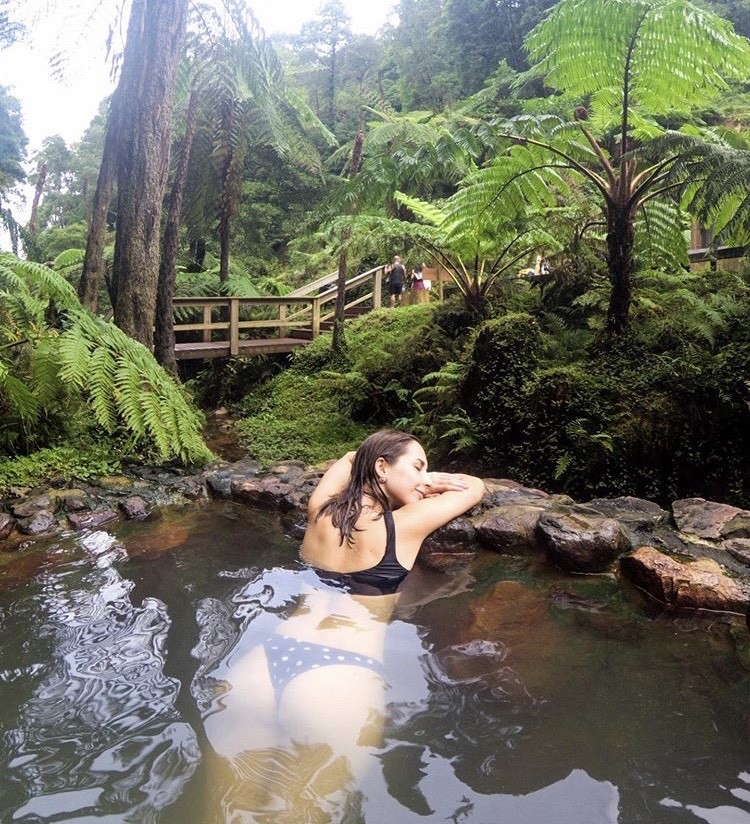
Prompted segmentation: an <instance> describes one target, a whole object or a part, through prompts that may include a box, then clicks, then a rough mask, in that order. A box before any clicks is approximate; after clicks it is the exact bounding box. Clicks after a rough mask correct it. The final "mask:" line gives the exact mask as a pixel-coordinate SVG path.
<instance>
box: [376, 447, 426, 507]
mask: <svg viewBox="0 0 750 824" xmlns="http://www.w3.org/2000/svg"><path fill="white" fill-rule="evenodd" d="M378 469H379V475H380V476H381V477H383V476H384V477H385V483H384V484H382V487H383V489H384V490H385V494H386V495H387V496H388V501H389V503H390V504H391V506H392V507H393V508H394V509H397V508H398V507H400V506H404V505H405V504H409V503H413V502H414V501H421V500H422V498H424V496H425V494H426V491H427V490H426V485H425V484H426V481H427V456H426V455H425V454H424V449H422V446H421V444H419V443H417V441H410V442H409V445H408V447H407V448H406V451H405V452H403V453H402V454H401V455H400V456H399V457H398V458H396V460H395V461H394V462H393V463H390V464H389V463H388V462H387V461H385V460H383V462H382V467H381V466H379V467H378Z"/></svg>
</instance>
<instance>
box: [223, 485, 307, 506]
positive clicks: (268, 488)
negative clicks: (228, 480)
mask: <svg viewBox="0 0 750 824" xmlns="http://www.w3.org/2000/svg"><path fill="white" fill-rule="evenodd" d="M231 491H232V497H233V498H236V499H237V500H239V501H244V502H245V503H247V504H250V505H251V506H257V507H259V508H260V509H276V510H279V511H281V512H288V511H290V510H293V509H301V508H303V506H304V504H303V500H302V495H301V494H300V493H299V491H298V490H297V489H296V488H295V487H294V486H293V485H292V484H289V483H285V482H284V481H280V480H278V479H277V478H274V477H266V478H246V479H244V480H234V481H232V484H231Z"/></svg>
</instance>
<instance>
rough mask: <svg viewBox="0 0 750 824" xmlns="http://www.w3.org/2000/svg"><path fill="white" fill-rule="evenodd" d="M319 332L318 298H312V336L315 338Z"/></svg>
mask: <svg viewBox="0 0 750 824" xmlns="http://www.w3.org/2000/svg"><path fill="white" fill-rule="evenodd" d="M319 334H320V298H317V297H316V298H313V299H312V336H313V338H317V337H318V335H319Z"/></svg>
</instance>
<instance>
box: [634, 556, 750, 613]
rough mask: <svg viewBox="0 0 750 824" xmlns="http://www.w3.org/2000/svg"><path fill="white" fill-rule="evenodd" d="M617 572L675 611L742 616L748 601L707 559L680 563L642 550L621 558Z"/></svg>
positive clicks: (731, 581) (737, 585)
mask: <svg viewBox="0 0 750 824" xmlns="http://www.w3.org/2000/svg"><path fill="white" fill-rule="evenodd" d="M620 569H621V571H622V573H623V575H625V576H626V577H627V578H628V579H629V580H630V581H632V582H633V583H634V584H635V585H636V586H638V587H640V588H641V589H643V590H645V591H646V592H647V593H649V595H651V596H652V597H654V598H656V599H657V600H659V601H661V602H663V603H665V604H669V605H671V606H675V607H687V608H689V609H711V610H720V611H728V612H744V611H745V610H746V609H747V607H748V602H749V601H750V599H749V597H748V594H747V593H746V592H745V591H744V590H743V589H742V588H741V587H740V586H739V584H738V583H737V581H735V580H734V579H733V578H730V577H729V576H728V575H727V574H726V573H725V572H724V570H723V569H722V568H721V566H720V565H719V564H718V563H716V561H714V560H712V559H710V558H702V559H700V560H698V561H690V562H682V561H679V560H678V559H676V558H673V557H671V556H669V555H665V554H664V553H663V552H659V550H658V549H654V547H650V546H643V547H639V548H638V549H636V550H635V551H633V552H631V553H629V554H628V555H625V556H623V557H622V558H621V559H620Z"/></svg>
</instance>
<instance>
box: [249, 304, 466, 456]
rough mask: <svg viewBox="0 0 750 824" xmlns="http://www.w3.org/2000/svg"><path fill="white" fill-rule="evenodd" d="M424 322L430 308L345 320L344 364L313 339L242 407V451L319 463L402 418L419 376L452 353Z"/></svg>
mask: <svg viewBox="0 0 750 824" xmlns="http://www.w3.org/2000/svg"><path fill="white" fill-rule="evenodd" d="M431 319H432V307H431V306H430V305H422V306H413V307H403V308H402V309H400V310H399V311H398V312H391V311H389V310H386V309H382V310H380V311H378V312H373V313H371V314H369V315H366V316H364V317H362V318H361V319H359V320H356V321H353V322H352V323H351V326H350V327H348V329H347V359H346V362H345V363H342V362H341V361H340V359H338V358H337V356H335V355H334V354H333V352H332V350H331V336H330V334H326V335H321V336H320V337H319V338H318V339H317V340H316V341H314V342H313V343H312V344H311V345H310V346H308V347H307V348H306V349H305V350H304V351H302V352H299V353H298V354H297V355H296V356H295V358H294V361H293V364H292V366H291V367H290V368H289V369H287V370H285V371H284V372H282V373H281V374H279V375H277V376H275V377H273V378H271V379H270V380H269V381H266V382H263V383H262V384H261V385H259V386H258V387H257V388H256V389H254V390H253V391H252V392H250V393H249V394H248V395H247V397H246V398H245V399H244V401H243V402H242V404H241V409H242V411H243V412H244V414H245V416H246V417H244V419H243V420H242V422H241V423H240V425H239V429H240V433H241V435H242V437H243V439H244V442H245V444H246V446H247V448H248V450H249V452H250V454H251V455H253V456H254V457H256V458H258V459H259V460H261V461H266V462H268V461H270V460H273V459H276V458H286V459H297V460H303V461H312V462H317V461H321V460H326V459H328V458H331V457H334V456H336V455H338V454H341V453H343V452H345V451H347V450H348V449H352V448H354V447H356V445H357V443H358V442H359V441H361V440H362V438H363V437H364V436H365V435H366V434H368V432H369V431H371V430H372V429H374V428H377V427H378V426H379V425H380V423H381V422H383V421H395V420H398V419H399V418H402V417H404V416H406V415H408V414H409V413H410V411H411V409H412V406H411V394H412V392H413V391H414V390H415V389H417V388H418V387H419V385H420V379H421V376H422V375H423V374H425V372H429V371H431V370H432V369H433V368H435V367H436V366H438V365H439V364H440V363H441V362H443V361H444V360H445V359H446V357H447V356H448V354H449V352H450V351H451V349H452V345H451V342H450V341H449V340H448V339H447V338H446V337H445V336H444V335H443V334H442V333H440V331H439V330H438V329H437V328H436V327H435V326H434V325H433V324H432V323H431Z"/></svg>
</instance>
